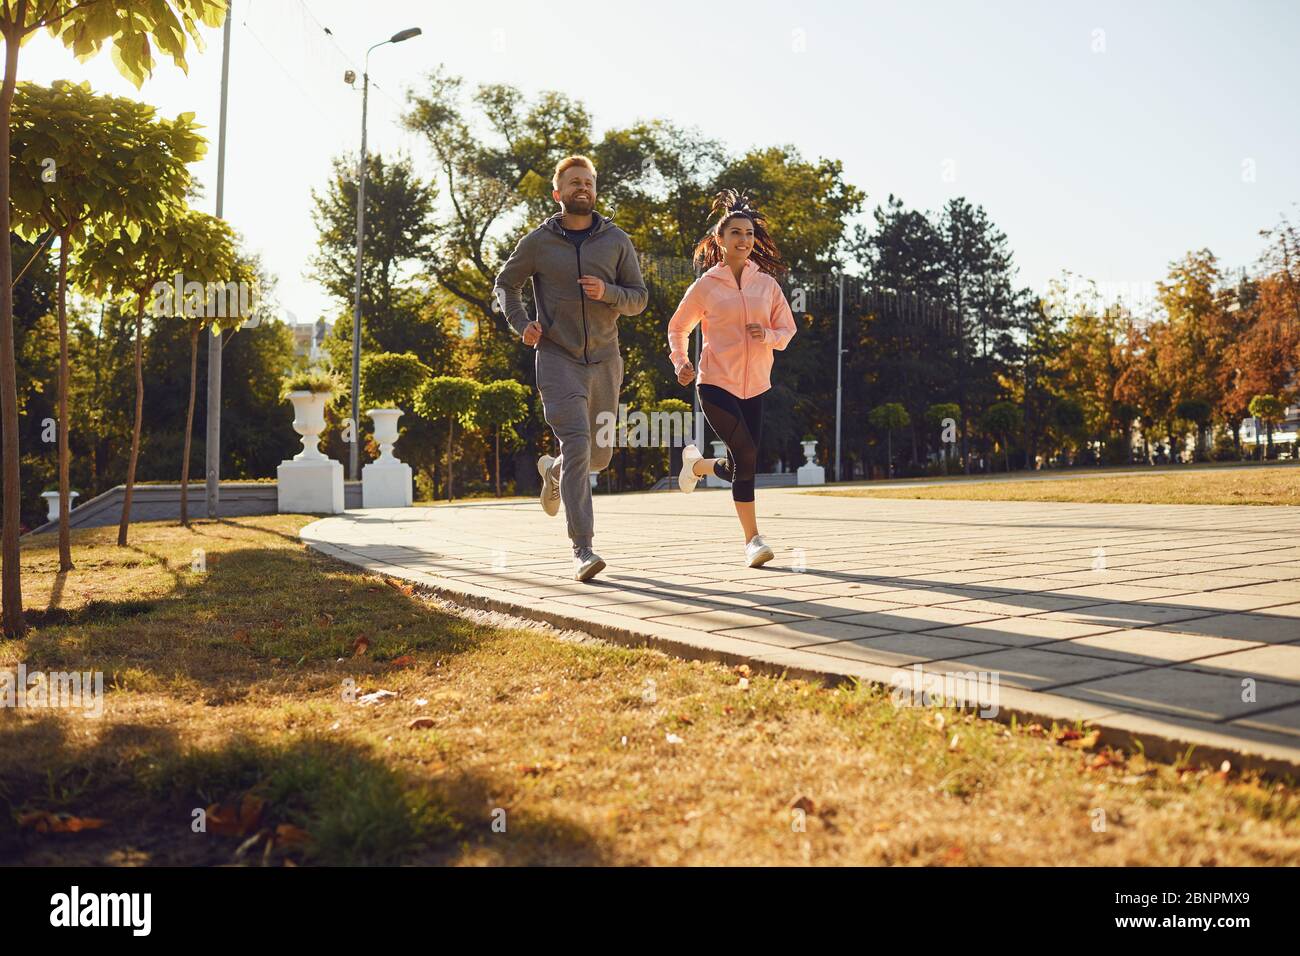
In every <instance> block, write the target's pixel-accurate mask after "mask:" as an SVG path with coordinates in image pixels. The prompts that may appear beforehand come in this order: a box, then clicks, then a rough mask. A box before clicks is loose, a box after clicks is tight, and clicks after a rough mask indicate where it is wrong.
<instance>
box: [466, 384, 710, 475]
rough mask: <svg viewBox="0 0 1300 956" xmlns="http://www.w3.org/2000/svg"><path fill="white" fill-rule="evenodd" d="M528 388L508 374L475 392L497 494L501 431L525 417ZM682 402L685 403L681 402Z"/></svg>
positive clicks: (476, 417)
mask: <svg viewBox="0 0 1300 956" xmlns="http://www.w3.org/2000/svg"><path fill="white" fill-rule="evenodd" d="M528 394H529V393H528V389H527V387H526V386H524V385H521V384H520V383H519V382H516V381H515V380H514V379H512V378H502V379H497V380H496V381H495V382H488V383H487V384H486V385H484V386H483V387H482V389H481V390H480V391H479V394H478V404H477V406H476V407H475V409H474V423H475V424H476V425H477V426H478V427H479V428H487V429H490V430H491V431H492V432H493V440H494V442H495V446H496V466H495V468H494V471H495V476H496V487H497V497H498V498H500V497H501V432H502V430H503V429H507V428H509V429H511V431H512V432H513V428H512V426H513V425H515V424H516V423H518V422H521V421H523V420H524V419H525V418H527V417H528ZM682 404H685V403H684V402H683V403H682Z"/></svg>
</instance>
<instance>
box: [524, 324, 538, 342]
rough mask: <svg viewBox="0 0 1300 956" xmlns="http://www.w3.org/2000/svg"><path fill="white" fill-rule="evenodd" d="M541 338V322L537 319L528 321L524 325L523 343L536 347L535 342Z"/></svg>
mask: <svg viewBox="0 0 1300 956" xmlns="http://www.w3.org/2000/svg"><path fill="white" fill-rule="evenodd" d="M541 339H542V324H541V323H540V322H537V321H533V322H529V323H528V324H527V325H525V326H524V345H531V346H532V347H533V348H537V343H538V342H540V341H541Z"/></svg>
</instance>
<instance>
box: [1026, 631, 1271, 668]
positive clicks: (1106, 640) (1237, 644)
mask: <svg viewBox="0 0 1300 956" xmlns="http://www.w3.org/2000/svg"><path fill="white" fill-rule="evenodd" d="M1254 646H1256V645H1254V644H1252V643H1251V642H1250V641H1238V640H1232V639H1231V638H1225V637H1210V636H1207V635H1204V634H1187V633H1182V632H1179V631H1177V630H1174V629H1172V628H1163V627H1145V628H1137V629H1125V630H1120V631H1106V632H1105V633H1102V634H1091V635H1086V636H1083V637H1076V638H1071V639H1070V640H1067V641H1062V642H1061V643H1060V644H1053V645H1047V646H1043V647H1041V648H1040V650H1053V651H1062V652H1064V653H1068V654H1089V655H1095V656H1096V657H1106V658H1109V659H1111V660H1118V661H1127V662H1129V663H1132V664H1145V665H1150V666H1158V665H1161V664H1170V663H1180V662H1184V661H1190V660H1193V659H1195V658H1203V657H1207V656H1210V655H1216V654H1229V653H1231V652H1234V651H1243V650H1246V649H1248V648H1251V647H1254Z"/></svg>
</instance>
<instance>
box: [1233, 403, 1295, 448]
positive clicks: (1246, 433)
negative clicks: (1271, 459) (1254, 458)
mask: <svg viewBox="0 0 1300 956" xmlns="http://www.w3.org/2000/svg"><path fill="white" fill-rule="evenodd" d="M1297 437H1300V405H1289V406H1287V410H1286V414H1285V415H1284V416H1283V418H1282V420H1281V421H1278V422H1274V423H1273V446H1274V447H1275V448H1276V447H1277V446H1278V445H1291V446H1292V448H1291V452H1292V454H1294V451H1295V447H1294V446H1295V443H1296V439H1297ZM1241 443H1242V444H1243V445H1245V446H1247V447H1249V446H1253V445H1258V446H1259V447H1261V448H1264V447H1266V446H1267V445H1268V427H1267V426H1266V425H1265V424H1264V422H1263V420H1262V419H1259V418H1243V419H1242V420H1241Z"/></svg>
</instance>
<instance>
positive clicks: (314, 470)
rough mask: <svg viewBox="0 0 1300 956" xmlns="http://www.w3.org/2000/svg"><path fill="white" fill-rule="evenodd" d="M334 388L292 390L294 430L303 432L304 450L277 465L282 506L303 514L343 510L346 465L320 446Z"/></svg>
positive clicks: (279, 498)
mask: <svg viewBox="0 0 1300 956" xmlns="http://www.w3.org/2000/svg"><path fill="white" fill-rule="evenodd" d="M330 394H331V393H330V392H309V391H306V390H305V389H304V390H301V391H294V392H290V393H289V395H288V398H289V401H290V402H292V403H293V430H294V431H296V432H297V433H298V434H299V435H301V436H302V451H300V452H298V454H296V455H294V456H293V457H292V458H289V459H286V460H285V461H282V462H280V467H279V468H277V469H276V472H275V478H276V497H277V498H278V501H279V510H280V511H281V512H282V513H284V512H294V513H299V514H339V513H340V512H342V511H343V466H342V465H341V464H339V463H338V462H337V461H334V460H332V459H331V458H330V457H329V456H327V455H326V454H325V453H324V452H322V451H321V450H320V433H321V432H322V431H324V430H325V404H326V403H327V402H328V401H329V400H330Z"/></svg>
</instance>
